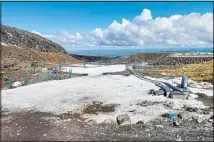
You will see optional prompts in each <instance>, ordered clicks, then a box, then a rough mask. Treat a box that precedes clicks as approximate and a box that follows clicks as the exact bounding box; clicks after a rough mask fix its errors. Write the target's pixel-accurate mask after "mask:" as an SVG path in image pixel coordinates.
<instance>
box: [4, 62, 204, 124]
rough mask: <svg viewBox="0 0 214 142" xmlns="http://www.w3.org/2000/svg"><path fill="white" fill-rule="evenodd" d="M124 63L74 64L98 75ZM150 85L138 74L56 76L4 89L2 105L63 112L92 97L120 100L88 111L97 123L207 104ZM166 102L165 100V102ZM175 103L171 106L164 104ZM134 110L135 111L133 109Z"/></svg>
mask: <svg viewBox="0 0 214 142" xmlns="http://www.w3.org/2000/svg"><path fill="white" fill-rule="evenodd" d="M124 68H125V66H123V65H112V66H101V67H96V68H89V69H88V68H80V67H78V68H76V69H74V68H72V70H73V71H74V72H77V73H80V72H82V73H89V74H90V75H92V76H93V75H97V74H101V73H103V72H107V71H109V72H110V71H122V70H124ZM150 89H159V88H158V87H157V86H155V85H154V84H153V83H150V82H148V81H144V80H140V79H138V78H137V77H135V76H133V75H130V76H128V77H127V76H122V75H105V76H96V77H91V76H83V77H77V78H71V79H67V80H55V81H49V82H43V83H38V84H32V85H28V86H24V87H19V88H16V89H9V90H2V108H3V110H4V109H7V110H10V111H17V110H35V111H42V112H52V113H55V114H60V113H63V112H68V111H77V110H78V111H81V110H82V109H83V108H84V107H85V105H89V104H92V102H93V101H98V102H103V105H108V104H117V106H116V108H115V111H114V112H111V113H99V114H98V115H91V114H90V115H89V114H85V115H83V116H84V117H87V118H88V119H91V120H94V121H96V122H98V123H102V122H111V121H114V122H115V121H116V117H117V116H118V115H122V114H128V115H129V116H130V118H131V122H132V123H136V122H137V121H140V120H141V121H144V122H146V121H149V120H151V119H155V118H157V117H160V115H161V114H162V113H166V112H174V111H175V109H176V110H179V109H181V108H182V107H183V106H184V105H187V106H196V107H201V108H204V107H205V106H204V105H203V103H202V102H200V101H197V100H183V99H168V98H166V97H164V96H151V95H148V91H149V90H150ZM145 100H147V101H151V102H161V103H159V104H155V105H148V106H140V105H137V104H138V103H140V102H142V101H145ZM163 102H164V103H163ZM168 103H172V104H173V106H172V108H166V107H165V106H164V104H168ZM133 110H134V111H133Z"/></svg>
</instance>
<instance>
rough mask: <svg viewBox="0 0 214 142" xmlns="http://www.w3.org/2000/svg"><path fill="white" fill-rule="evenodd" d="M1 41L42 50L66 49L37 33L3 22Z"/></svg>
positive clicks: (57, 50) (59, 50) (62, 50)
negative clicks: (5, 24) (6, 24)
mask: <svg viewBox="0 0 214 142" xmlns="http://www.w3.org/2000/svg"><path fill="white" fill-rule="evenodd" d="M1 42H2V43H5V44H7V45H10V46H13V45H16V46H19V47H22V48H28V49H33V50H37V51H40V52H65V49H64V48H63V47H62V46H60V45H59V44H57V43H54V42H52V41H50V40H48V39H46V38H44V37H41V36H39V35H37V34H34V33H31V32H28V31H24V30H20V29H17V28H15V27H9V26H4V25H2V24H1Z"/></svg>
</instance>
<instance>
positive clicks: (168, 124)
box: [2, 111, 213, 141]
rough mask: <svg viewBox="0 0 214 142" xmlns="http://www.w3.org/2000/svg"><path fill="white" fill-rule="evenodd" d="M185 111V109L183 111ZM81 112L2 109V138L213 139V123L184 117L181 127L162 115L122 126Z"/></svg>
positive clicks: (30, 139) (35, 139)
mask: <svg viewBox="0 0 214 142" xmlns="http://www.w3.org/2000/svg"><path fill="white" fill-rule="evenodd" d="M184 113H185V112H184ZM85 120H86V119H85V118H81V115H79V114H72V113H66V114H61V115H54V114H51V113H44V112H24V111H22V112H16V113H10V114H7V112H2V140H3V141H4V140H11V141H15V140H21V141H45V140H51V141H68V140H70V141H76V140H90V141H103V140H105V141H113V140H117V141H120V140H121V141H138V140H139V141H155V140H157V141H160V140H161V141H162V140H166V141H175V140H180V141H181V140H182V141H189V140H190V141H212V140H213V124H212V123H211V122H209V121H208V120H205V121H203V122H201V123H198V122H197V121H196V120H194V119H183V120H182V123H181V125H180V126H173V121H172V120H170V119H168V118H164V117H162V116H160V117H159V118H158V119H155V120H152V121H150V122H147V123H146V124H132V125H131V128H130V125H127V126H119V125H117V124H116V122H112V123H108V124H107V123H106V124H105V123H102V124H97V123H95V122H93V121H89V122H87V123H86V122H84V121H85Z"/></svg>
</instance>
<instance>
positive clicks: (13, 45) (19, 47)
mask: <svg viewBox="0 0 214 142" xmlns="http://www.w3.org/2000/svg"><path fill="white" fill-rule="evenodd" d="M13 46H15V47H17V48H19V49H21V47H19V46H17V45H15V44H14V45H13Z"/></svg>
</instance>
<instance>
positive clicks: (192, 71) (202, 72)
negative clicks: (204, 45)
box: [175, 61, 213, 81]
mask: <svg viewBox="0 0 214 142" xmlns="http://www.w3.org/2000/svg"><path fill="white" fill-rule="evenodd" d="M175 74H176V76H183V75H186V76H188V78H190V79H192V80H195V81H210V80H212V81H213V61H208V62H204V63H199V64H190V65H184V66H181V67H179V68H176V69H175Z"/></svg>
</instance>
